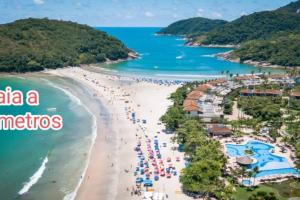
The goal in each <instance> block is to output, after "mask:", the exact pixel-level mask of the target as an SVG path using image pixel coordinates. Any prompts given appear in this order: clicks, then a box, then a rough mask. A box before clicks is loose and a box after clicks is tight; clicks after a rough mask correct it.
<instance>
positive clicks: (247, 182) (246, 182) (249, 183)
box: [242, 179, 252, 186]
mask: <svg viewBox="0 0 300 200" xmlns="http://www.w3.org/2000/svg"><path fill="white" fill-rule="evenodd" d="M242 184H243V185H245V186H249V185H251V184H252V182H251V181H250V180H249V179H245V180H243V181H242Z"/></svg>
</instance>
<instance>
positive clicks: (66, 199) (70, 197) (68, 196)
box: [63, 105, 97, 200]
mask: <svg viewBox="0 0 300 200" xmlns="http://www.w3.org/2000/svg"><path fill="white" fill-rule="evenodd" d="M83 106H84V108H85V109H86V110H87V112H88V113H89V114H90V115H91V116H92V117H93V126H92V127H93V129H92V144H91V146H90V149H89V153H88V160H87V162H86V165H85V167H84V170H83V173H82V174H81V176H80V179H79V182H78V184H77V186H76V188H75V189H74V191H72V192H70V193H68V194H66V195H65V196H64V199H63V200H74V199H75V197H76V195H77V192H78V190H79V188H80V186H81V184H82V181H83V177H84V176H85V174H86V171H87V168H88V165H89V163H90V155H91V152H92V148H93V146H94V144H95V141H96V138H97V119H96V116H95V115H93V113H92V112H91V111H90V110H89V109H88V107H87V106H85V105H83Z"/></svg>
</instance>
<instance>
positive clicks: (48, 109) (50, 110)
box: [47, 108, 56, 112]
mask: <svg viewBox="0 0 300 200" xmlns="http://www.w3.org/2000/svg"><path fill="white" fill-rule="evenodd" d="M47 111H49V112H55V111H56V108H47Z"/></svg>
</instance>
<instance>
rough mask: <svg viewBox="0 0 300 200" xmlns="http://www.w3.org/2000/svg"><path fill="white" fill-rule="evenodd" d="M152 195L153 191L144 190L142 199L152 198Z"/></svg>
mask: <svg viewBox="0 0 300 200" xmlns="http://www.w3.org/2000/svg"><path fill="white" fill-rule="evenodd" d="M152 197H153V192H145V193H144V197H143V199H144V200H152Z"/></svg>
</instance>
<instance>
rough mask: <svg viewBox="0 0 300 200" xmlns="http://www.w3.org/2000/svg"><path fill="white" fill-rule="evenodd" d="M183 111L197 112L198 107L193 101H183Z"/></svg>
mask: <svg viewBox="0 0 300 200" xmlns="http://www.w3.org/2000/svg"><path fill="white" fill-rule="evenodd" d="M183 110H184V111H186V112H188V111H198V110H199V106H198V104H197V101H195V100H184V102H183Z"/></svg>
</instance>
